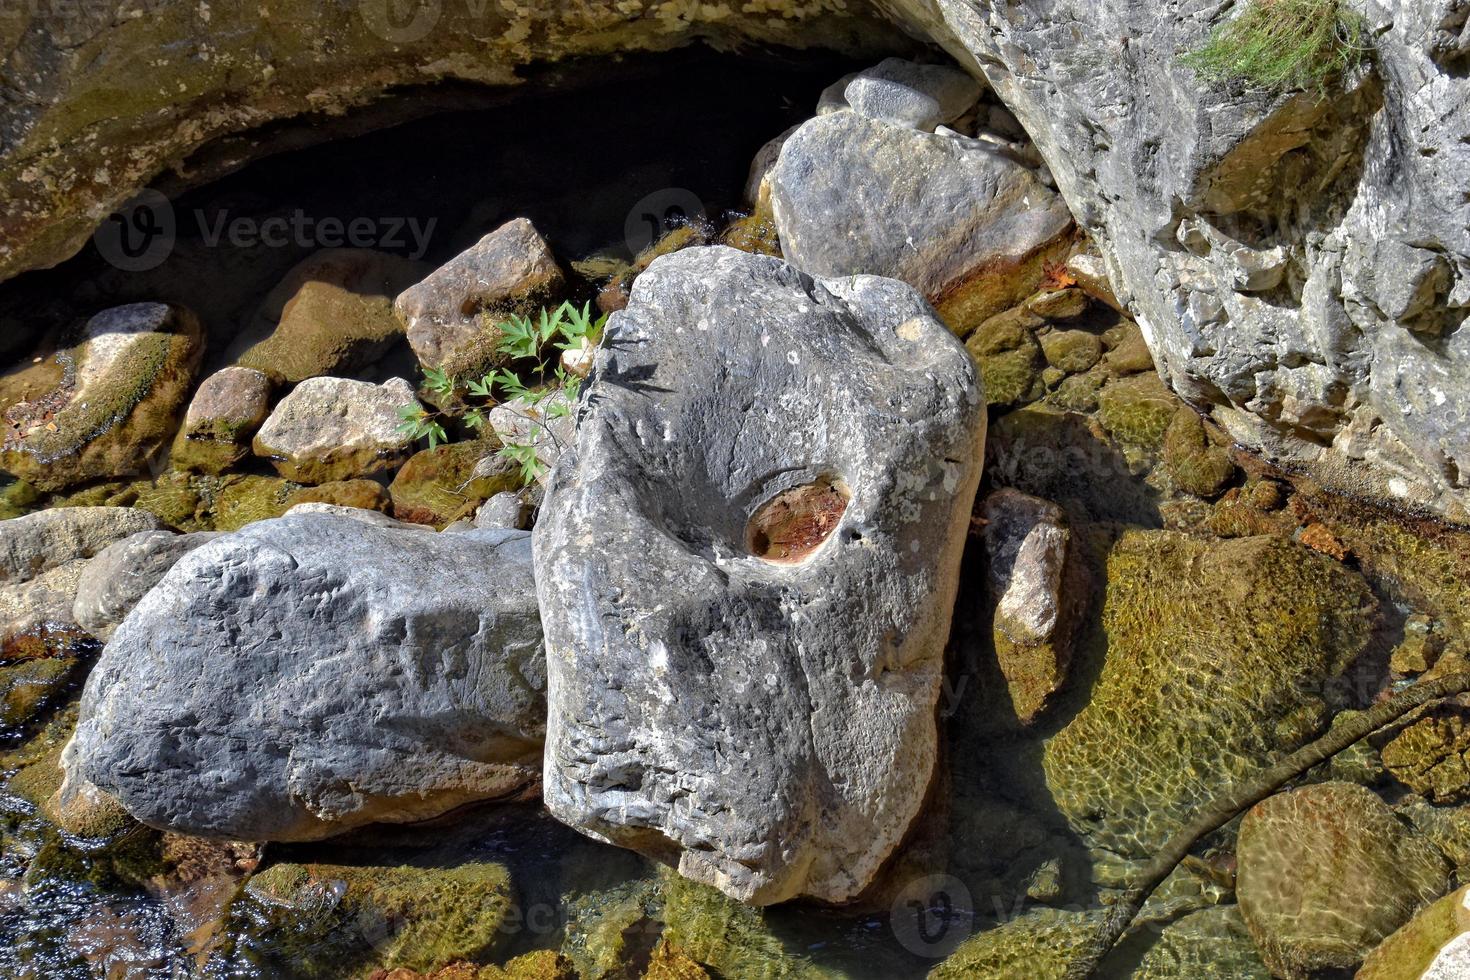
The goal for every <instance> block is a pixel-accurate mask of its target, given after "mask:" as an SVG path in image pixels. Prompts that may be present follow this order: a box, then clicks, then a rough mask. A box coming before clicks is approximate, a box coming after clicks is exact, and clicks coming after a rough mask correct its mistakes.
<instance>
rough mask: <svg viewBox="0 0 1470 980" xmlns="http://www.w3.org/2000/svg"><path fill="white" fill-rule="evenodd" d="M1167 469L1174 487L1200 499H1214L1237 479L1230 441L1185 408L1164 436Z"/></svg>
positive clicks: (1189, 409)
mask: <svg viewBox="0 0 1470 980" xmlns="http://www.w3.org/2000/svg"><path fill="white" fill-rule="evenodd" d="M1164 469H1165V471H1166V472H1167V473H1168V474H1169V478H1170V479H1171V480H1173V481H1174V485H1175V486H1176V487H1178V488H1179V489H1180V490H1183V491H1184V492H1185V493H1192V494H1194V495H1195V496H1197V497H1214V496H1216V495H1218V494H1219V493H1220V492H1221V491H1223V490H1224V489H1225V487H1226V485H1227V484H1228V483H1229V482H1230V481H1231V479H1232V478H1233V477H1234V476H1235V463H1234V461H1232V460H1231V458H1230V449H1229V445H1228V442H1227V440H1225V439H1224V437H1223V436H1219V435H1218V434H1217V433H1216V432H1215V431H1214V427H1213V426H1209V427H1208V428H1207V427H1206V425H1205V422H1204V420H1203V419H1201V418H1200V417H1199V414H1198V413H1197V412H1195V410H1194V409H1192V408H1190V407H1189V406H1187V405H1182V406H1180V407H1179V410H1178V411H1176V412H1175V413H1174V418H1173V420H1172V421H1171V422H1170V423H1169V428H1168V429H1167V430H1165V432H1164Z"/></svg>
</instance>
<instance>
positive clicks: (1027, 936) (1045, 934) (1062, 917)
mask: <svg viewBox="0 0 1470 980" xmlns="http://www.w3.org/2000/svg"><path fill="white" fill-rule="evenodd" d="M1102 918H1103V913H1101V912H1070V911H1063V910H1060V909H1049V908H1037V909H1031V910H1029V911H1027V912H1026V913H1025V914H1023V915H1020V916H1017V917H1016V918H1014V919H1011V920H1010V921H1008V922H1005V923H1003V924H1001V925H998V926H995V927H994V928H992V929H987V930H985V931H984V932H979V933H977V934H976V935H974V936H971V937H970V938H969V939H967V940H965V942H964V943H963V944H962V945H961V946H960V947H959V949H957V950H955V951H954V952H953V953H951V954H950V956H949V958H948V959H946V960H945V961H944V962H943V963H941V964H939V966H937V967H935V968H934V969H933V970H931V971H930V973H929V980H970V978H974V977H984V978H985V980H1061V978H1062V977H1063V976H1064V975H1065V973H1066V971H1067V967H1068V965H1069V964H1071V962H1072V961H1073V960H1074V959H1076V957H1077V955H1078V953H1079V952H1081V950H1082V948H1083V946H1084V945H1085V944H1086V943H1087V940H1088V939H1089V938H1090V937H1091V936H1092V934H1093V933H1094V932H1095V931H1096V929H1097V928H1098V926H1099V925H1101V923H1102Z"/></svg>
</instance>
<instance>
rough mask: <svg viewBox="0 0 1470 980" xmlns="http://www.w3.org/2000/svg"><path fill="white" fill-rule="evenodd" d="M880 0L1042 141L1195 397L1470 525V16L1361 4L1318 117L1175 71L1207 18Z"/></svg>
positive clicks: (1308, 461)
mask: <svg viewBox="0 0 1470 980" xmlns="http://www.w3.org/2000/svg"><path fill="white" fill-rule="evenodd" d="M882 2H883V3H884V4H886V5H888V6H889V7H890V10H891V13H892V15H893V16H894V17H895V18H896V19H898V20H900V21H901V22H902V23H904V24H905V25H907V26H908V27H909V29H910V30H912V31H914V32H915V33H918V34H921V35H923V36H925V37H928V38H930V39H932V40H934V41H936V42H938V43H940V44H942V45H943V46H944V47H945V48H946V49H947V50H948V51H949V52H950V53H951V54H952V55H953V56H954V57H955V58H957V59H959V60H960V61H961V62H962V63H964V64H965V65H967V66H968V67H969V68H971V70H974V71H977V72H980V73H983V74H984V76H985V77H986V78H988V79H989V81H990V83H991V85H992V86H993V87H994V88H995V89H996V91H997V92H998V94H999V95H1000V97H1001V98H1002V99H1003V100H1004V101H1005V102H1006V103H1007V104H1008V105H1009V106H1010V107H1011V109H1012V110H1013V111H1014V112H1015V114H1016V115H1017V116H1018V117H1019V118H1020V120H1021V122H1022V123H1023V124H1024V125H1025V126H1026V128H1027V129H1028V130H1029V131H1030V133H1031V135H1032V137H1033V138H1034V139H1035V141H1036V143H1037V146H1038V147H1039V149H1040V151H1041V153H1042V155H1043V156H1044V157H1045V158H1046V162H1047V163H1048V165H1049V166H1050V167H1051V169H1052V172H1053V173H1054V174H1055V176H1056V178H1057V182H1058V186H1059V187H1060V188H1061V189H1062V191H1063V193H1064V194H1065V196H1066V198H1067V201H1068V203H1069V204H1070V205H1071V207H1072V210H1073V212H1074V213H1075V214H1076V216H1077V218H1078V220H1079V221H1080V222H1081V223H1082V224H1083V225H1084V226H1086V227H1087V228H1088V229H1089V230H1091V231H1092V233H1093V234H1094V236H1095V237H1096V238H1097V239H1098V240H1099V241H1100V243H1101V244H1102V246H1103V250H1104V252H1105V255H1106V257H1107V260H1108V264H1109V266H1110V273H1111V277H1112V278H1113V280H1114V285H1115V286H1116V287H1117V288H1118V289H1119V291H1120V292H1121V293H1122V294H1123V297H1122V298H1123V299H1124V300H1125V301H1126V302H1127V303H1128V304H1129V305H1130V307H1131V308H1132V310H1133V311H1134V312H1135V314H1136V315H1137V316H1138V319H1139V322H1140V324H1141V325H1142V326H1143V329H1144V333H1145V335H1146V336H1147V338H1148V342H1149V346H1150V347H1151V348H1152V350H1153V352H1154V355H1155V358H1156V359H1157V360H1158V361H1159V362H1160V367H1161V369H1162V370H1163V371H1164V372H1166V374H1167V375H1168V377H1169V380H1170V382H1171V383H1172V384H1173V386H1174V387H1175V388H1176V389H1177V390H1178V391H1179V393H1180V394H1181V395H1183V396H1184V397H1186V398H1187V399H1189V400H1191V401H1193V402H1195V403H1196V404H1197V405H1199V406H1201V407H1207V408H1210V409H1212V411H1213V414H1214V415H1215V417H1216V418H1217V419H1218V420H1219V421H1220V422H1221V423H1222V424H1224V425H1225V426H1226V428H1227V429H1228V430H1229V431H1230V432H1231V433H1232V435H1234V436H1235V438H1237V439H1238V440H1239V441H1241V442H1243V443H1245V444H1247V445H1250V446H1253V447H1255V448H1257V449H1260V450H1262V451H1263V452H1264V453H1265V454H1266V455H1268V456H1271V457H1274V458H1276V459H1278V460H1281V461H1283V462H1286V463H1289V464H1296V465H1300V466H1303V467H1305V468H1306V469H1308V470H1309V471H1310V472H1312V473H1313V474H1314V475H1316V476H1317V477H1318V478H1319V479H1321V480H1322V481H1323V482H1325V483H1327V484H1329V485H1332V486H1335V487H1336V488H1338V489H1342V490H1347V491H1350V492H1355V493H1360V494H1364V495H1366V496H1369V497H1373V498H1377V499H1388V500H1395V501H1401V502H1404V503H1406V504H1413V505H1419V506H1423V507H1427V508H1429V509H1431V510H1434V511H1437V512H1439V513H1441V514H1443V515H1446V516H1448V517H1451V518H1453V519H1456V520H1460V521H1467V520H1470V328H1467V327H1465V326H1464V321H1465V319H1466V316H1467V313H1470V176H1467V175H1470V78H1467V73H1470V26H1467V18H1470V3H1466V2H1464V0H1412V2H1397V3H1385V2H1380V0H1366V2H1365V0H1355V2H1354V3H1353V4H1352V5H1353V6H1355V7H1356V8H1357V9H1359V10H1361V11H1362V13H1363V14H1364V15H1365V17H1366V18H1367V21H1368V24H1369V27H1370V36H1371V37H1372V39H1373V52H1372V54H1371V55H1370V57H1369V60H1368V63H1367V64H1366V65H1365V67H1364V68H1362V69H1360V70H1359V71H1358V72H1357V73H1356V74H1354V75H1353V76H1352V77H1350V78H1348V79H1346V80H1345V82H1344V85H1343V86H1342V88H1341V89H1340V90H1339V91H1337V92H1336V93H1334V94H1333V95H1332V96H1331V97H1329V98H1328V99H1326V100H1319V99H1316V98H1314V97H1311V96H1307V95H1300V94H1298V95H1293V96H1279V97H1273V96H1270V95H1267V94H1264V93H1260V92H1256V91H1249V90H1246V89H1245V88H1243V87H1240V86H1231V85H1220V84H1210V83H1207V82H1204V81H1201V80H1200V79H1198V78H1196V77H1195V75H1194V73H1193V72H1192V71H1191V70H1189V69H1188V68H1186V67H1184V66H1183V65H1181V64H1180V62H1179V56H1180V54H1182V53H1184V52H1186V51H1189V50H1192V49H1194V48H1196V47H1198V46H1199V45H1200V43H1201V42H1202V41H1203V39H1204V38H1205V37H1206V36H1207V35H1208V33H1209V31H1210V29H1211V27H1212V25H1213V23H1215V22H1217V21H1218V19H1221V18H1224V17H1229V16H1231V15H1232V13H1233V11H1232V10H1228V9H1222V5H1221V4H1219V3H1216V2H1209V0H1184V2H1181V3H1176V4H1168V5H1164V6H1160V5H1159V4H1156V3H1151V2H1141V0H1118V2H1108V3H1099V2H1097V0H882ZM1237 6H1238V5H1237ZM1212 18H1215V20H1212ZM1364 464H1368V465H1364Z"/></svg>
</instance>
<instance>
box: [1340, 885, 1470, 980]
mask: <svg viewBox="0 0 1470 980" xmlns="http://www.w3.org/2000/svg"><path fill="white" fill-rule="evenodd" d="M1467 895H1470V888H1461V889H1459V890H1458V891H1453V892H1451V893H1450V894H1448V895H1446V896H1444V897H1443V898H1441V899H1439V901H1437V902H1435V903H1434V904H1432V905H1430V906H1429V907H1428V908H1426V909H1425V910H1424V911H1422V912H1420V913H1419V914H1418V915H1416V916H1414V918H1412V919H1410V920H1409V922H1408V923H1406V924H1405V925H1404V926H1403V927H1402V928H1400V929H1399V930H1398V931H1396V932H1394V933H1393V934H1392V935H1391V936H1389V937H1388V938H1387V939H1385V940H1384V941H1383V942H1382V943H1380V944H1379V945H1378V948H1377V949H1375V950H1373V952H1371V953H1369V954H1368V958H1367V959H1365V960H1364V961H1363V966H1362V968H1361V969H1360V970H1358V973H1357V977H1356V980H1419V977H1420V975H1421V974H1423V973H1424V971H1425V970H1427V969H1429V965H1430V964H1431V963H1433V962H1434V958H1435V957H1436V956H1438V955H1439V951H1440V950H1441V949H1443V948H1444V946H1445V945H1446V944H1447V943H1448V942H1449V941H1450V940H1452V939H1454V938H1455V937H1456V936H1458V935H1459V934H1460V933H1462V932H1464V931H1465V930H1466V928H1467V926H1470V921H1462V919H1470V914H1467V913H1466V912H1465V911H1464V910H1463V908H1462V906H1463V903H1464V901H1465V899H1466V897H1467Z"/></svg>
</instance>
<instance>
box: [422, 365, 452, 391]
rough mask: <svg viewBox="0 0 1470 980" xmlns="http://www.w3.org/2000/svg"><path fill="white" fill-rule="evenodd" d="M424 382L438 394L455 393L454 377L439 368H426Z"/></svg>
mask: <svg viewBox="0 0 1470 980" xmlns="http://www.w3.org/2000/svg"><path fill="white" fill-rule="evenodd" d="M424 383H425V384H426V385H428V387H429V390H430V391H432V392H435V393H437V394H440V395H445V396H448V395H452V394H454V379H453V378H451V377H450V376H449V375H448V374H446V373H445V372H444V371H441V370H440V369H438V368H424Z"/></svg>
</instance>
